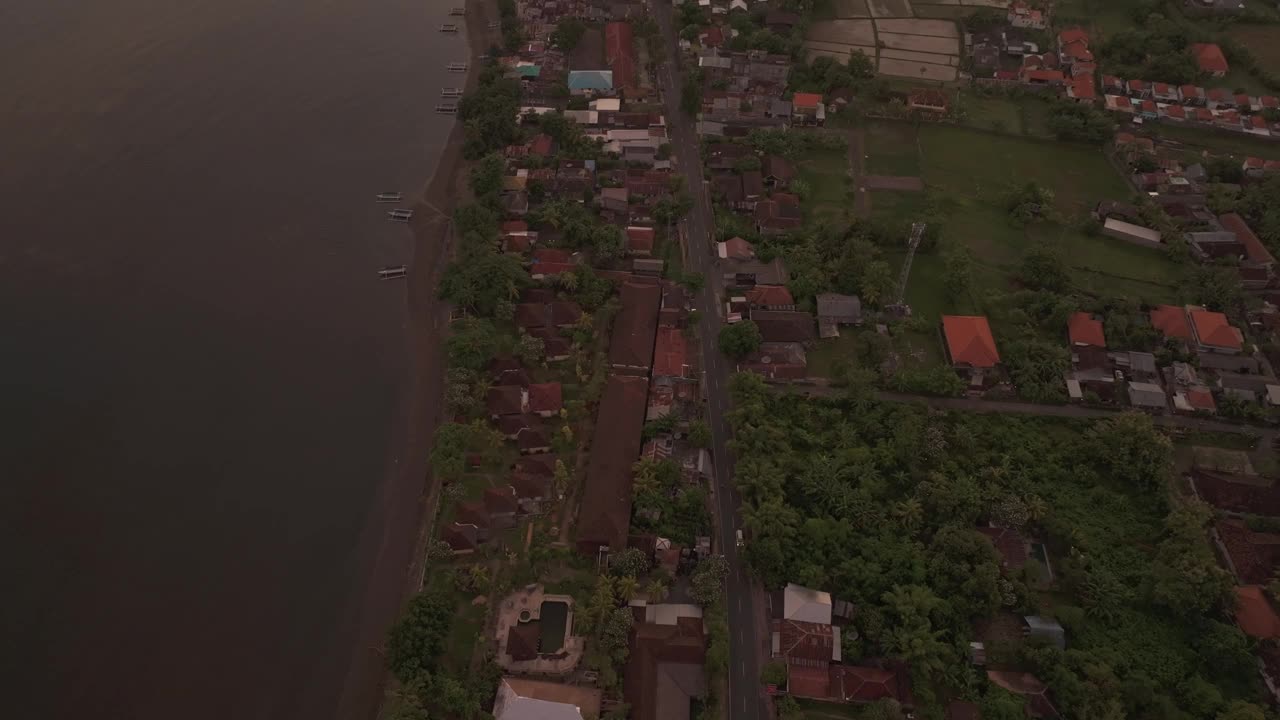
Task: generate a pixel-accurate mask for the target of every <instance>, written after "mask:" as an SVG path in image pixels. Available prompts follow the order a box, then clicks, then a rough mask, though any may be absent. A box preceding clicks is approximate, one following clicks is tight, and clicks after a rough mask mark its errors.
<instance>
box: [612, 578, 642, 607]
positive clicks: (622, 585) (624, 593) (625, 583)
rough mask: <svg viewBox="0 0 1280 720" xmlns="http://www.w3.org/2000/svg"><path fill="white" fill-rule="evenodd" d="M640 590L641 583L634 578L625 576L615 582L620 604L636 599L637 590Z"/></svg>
mask: <svg viewBox="0 0 1280 720" xmlns="http://www.w3.org/2000/svg"><path fill="white" fill-rule="evenodd" d="M638 589H640V583H639V582H637V581H636V579H635V578H634V577H631V576H630V575H625V576H623V577H620V578H618V579H617V580H616V581H615V587H614V591H615V592H616V593H617V595H618V602H622V603H625V602H627V601H629V600H631V598H633V597H635V594H636V590H638Z"/></svg>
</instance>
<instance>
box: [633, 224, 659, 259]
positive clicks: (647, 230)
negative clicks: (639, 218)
mask: <svg viewBox="0 0 1280 720" xmlns="http://www.w3.org/2000/svg"><path fill="white" fill-rule="evenodd" d="M653 238H654V231H653V228H651V227H640V226H637V225H631V226H629V227H628V228H627V254H629V255H638V256H641V257H648V256H650V255H652V254H653Z"/></svg>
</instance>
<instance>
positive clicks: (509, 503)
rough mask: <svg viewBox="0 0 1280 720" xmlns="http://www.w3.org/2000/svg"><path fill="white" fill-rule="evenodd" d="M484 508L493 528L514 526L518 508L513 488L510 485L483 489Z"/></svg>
mask: <svg viewBox="0 0 1280 720" xmlns="http://www.w3.org/2000/svg"><path fill="white" fill-rule="evenodd" d="M484 509H485V512H486V513H488V515H489V524H490V527H493V528H510V527H515V524H516V511H517V510H519V509H520V506H519V503H518V502H517V498H516V491H515V488H513V487H511V486H510V485H504V486H503V487H491V488H485V490H484Z"/></svg>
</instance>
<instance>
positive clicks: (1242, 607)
mask: <svg viewBox="0 0 1280 720" xmlns="http://www.w3.org/2000/svg"><path fill="white" fill-rule="evenodd" d="M1235 616H1236V625H1238V626H1240V630H1241V631H1242V632H1244V634H1245V635H1248V636H1250V637H1255V638H1258V639H1259V640H1275V639H1277V638H1280V615H1277V614H1276V609H1275V608H1274V607H1273V606H1272V605H1271V599H1270V598H1268V597H1267V591H1266V590H1265V589H1263V587H1262V586H1261V585H1242V586H1239V587H1237V588H1236V609H1235Z"/></svg>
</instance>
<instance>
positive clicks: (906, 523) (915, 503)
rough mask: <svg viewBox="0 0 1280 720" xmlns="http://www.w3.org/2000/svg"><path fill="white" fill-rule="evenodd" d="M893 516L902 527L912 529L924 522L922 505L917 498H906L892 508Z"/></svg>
mask: <svg viewBox="0 0 1280 720" xmlns="http://www.w3.org/2000/svg"><path fill="white" fill-rule="evenodd" d="M893 516H894V517H896V518H897V519H898V522H900V523H902V527H903V528H905V529H907V530H911V531H914V530H915V529H916V528H918V527H920V523H922V522H924V505H923V504H922V503H921V502H920V499H919V498H914V497H913V498H907V499H906V500H903V501H902V502H900V503H898V504H897V505H896V506H894V508H893Z"/></svg>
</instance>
